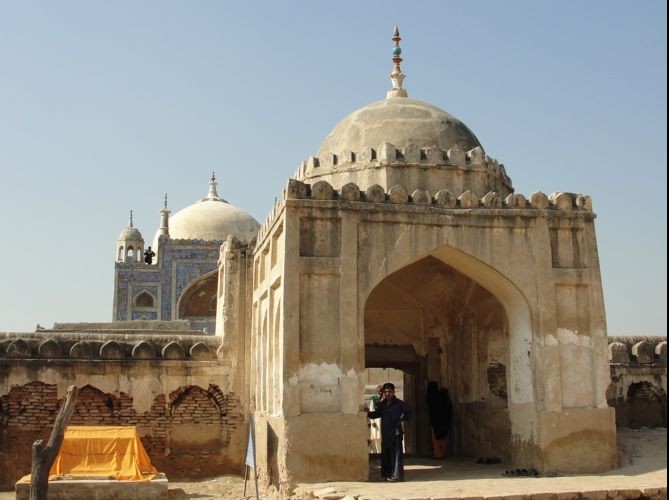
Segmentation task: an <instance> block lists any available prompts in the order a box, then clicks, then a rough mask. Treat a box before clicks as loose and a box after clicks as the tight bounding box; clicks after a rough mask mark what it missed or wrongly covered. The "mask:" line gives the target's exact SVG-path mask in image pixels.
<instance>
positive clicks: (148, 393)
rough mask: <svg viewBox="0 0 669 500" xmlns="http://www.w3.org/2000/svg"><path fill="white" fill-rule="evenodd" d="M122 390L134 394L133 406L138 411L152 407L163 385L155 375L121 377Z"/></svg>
mask: <svg viewBox="0 0 669 500" xmlns="http://www.w3.org/2000/svg"><path fill="white" fill-rule="evenodd" d="M119 386H120V390H121V391H123V392H126V393H127V394H132V407H133V408H134V409H135V411H137V412H138V413H145V412H147V411H149V410H150V409H151V405H152V404H153V402H154V400H155V398H156V396H157V395H158V394H161V393H162V392H163V391H162V387H161V385H160V384H159V383H158V379H157V378H154V377H148V376H147V377H129V376H121V377H119Z"/></svg>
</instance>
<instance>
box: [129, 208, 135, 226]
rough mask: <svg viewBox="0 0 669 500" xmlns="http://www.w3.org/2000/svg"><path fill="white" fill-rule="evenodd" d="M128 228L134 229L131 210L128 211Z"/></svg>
mask: <svg viewBox="0 0 669 500" xmlns="http://www.w3.org/2000/svg"><path fill="white" fill-rule="evenodd" d="M128 227H135V226H133V225H132V210H130V222H129V223H128Z"/></svg>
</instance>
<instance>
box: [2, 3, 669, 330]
mask: <svg viewBox="0 0 669 500" xmlns="http://www.w3.org/2000/svg"><path fill="white" fill-rule="evenodd" d="M666 19H667V12H666V2H664V1H655V0H645V1H611V0H607V1H588V2H577V1H575V0H569V1H564V0H563V1H561V2H547V1H530V0H523V1H521V0H507V1H504V2H501V1H499V2H492V1H472V2H454V1H438V2H437V1H434V2H428V1H425V2H413V3H408V2H380V1H369V2H360V1H339V2H336V3H331V2H307V1H301V2H298V1H294V2H274V3H269V2H265V3H260V2H252V1H249V2H235V3H232V2H225V1H198V2H183V1H180V2H177V1H142V2H134V1H132V2H131V1H116V2H102V1H92V0H91V1H79V2H75V1H61V2H34V1H25V2H23V1H21V2H19V1H3V2H0V214H1V215H0V234H2V235H3V237H2V245H0V265H1V266H2V284H3V286H2V287H0V331H30V330H32V329H34V327H35V325H36V324H37V323H40V324H42V325H44V326H50V325H51V324H52V323H53V322H54V321H59V322H68V321H109V320H110V319H111V314H112V293H113V286H112V285H113V267H114V249H115V242H116V238H117V236H118V233H119V232H120V231H121V229H122V228H124V227H125V226H126V225H127V222H128V211H129V210H130V209H133V210H134V213H135V226H137V227H139V229H140V230H141V231H142V233H143V235H144V237H145V239H146V240H147V241H150V240H151V239H152V238H153V234H154V232H155V230H156V228H157V227H158V223H159V210H160V208H161V206H162V201H163V195H164V193H165V192H167V193H168V196H169V207H170V208H171V209H172V211H173V213H174V212H175V211H177V210H179V209H181V208H183V207H185V206H187V205H189V204H191V203H193V202H195V201H196V200H197V199H199V198H201V197H203V196H204V195H205V194H206V192H207V183H208V179H209V176H210V175H211V172H212V171H216V174H217V177H218V179H219V188H220V189H219V192H220V194H221V195H222V196H223V197H225V198H226V199H228V200H229V201H230V202H231V203H233V204H235V205H237V206H239V207H240V208H243V209H245V210H247V211H248V212H250V213H251V214H252V215H253V216H254V217H256V218H257V219H258V220H260V221H262V220H263V219H264V218H265V215H266V213H267V212H268V210H269V208H270V207H271V205H272V203H273V201H274V197H275V196H278V195H279V194H280V192H281V189H282V187H283V186H284V184H285V183H286V181H287V179H288V178H289V176H290V175H292V173H293V172H294V170H295V168H296V167H297V166H298V164H299V162H300V161H301V160H303V159H306V158H307V157H308V156H309V155H312V154H314V153H315V152H316V151H317V149H318V146H319V144H320V142H321V141H322V140H323V139H324V138H325V136H326V135H327V133H328V132H329V131H330V130H331V129H332V128H333V127H334V125H335V124H336V123H337V122H338V121H339V120H340V119H341V118H343V117H344V116H345V115H347V114H348V113H349V112H351V111H353V110H354V109H357V108H359V107H361V106H364V105H366V104H368V103H370V102H373V101H376V100H379V99H382V98H384V96H385V92H386V90H387V89H388V88H389V85H390V84H389V80H388V75H389V73H390V70H391V61H390V57H391V54H390V52H391V48H392V42H391V40H390V38H391V36H392V29H393V26H394V25H395V24H397V25H399V27H400V31H401V34H402V37H403V40H402V48H403V57H404V59H405V61H404V63H403V64H402V69H403V71H404V73H406V75H407V79H406V80H405V87H406V88H407V89H408V91H409V95H410V96H411V97H414V98H416V99H420V100H423V101H427V102H430V103H431V104H434V105H436V106H438V107H440V108H442V109H445V110H447V111H449V112H450V113H451V114H453V115H455V116H456V117H458V118H460V119H461V120H462V121H463V122H465V123H466V124H467V125H468V126H469V127H470V128H471V129H472V130H473V131H474V132H475V133H476V135H477V137H478V138H479V140H480V141H481V143H482V144H483V146H484V148H485V150H486V152H487V153H488V154H490V155H491V156H493V157H495V158H497V159H498V160H499V161H500V162H502V163H504V165H505V167H506V169H507V172H508V173H509V175H510V176H511V178H512V179H513V182H514V186H515V188H516V192H519V193H523V194H526V195H529V194H531V193H532V192H534V191H538V190H542V191H544V192H546V193H550V192H553V191H572V192H579V193H586V194H590V195H591V196H592V198H593V205H594V208H595V211H596V212H597V213H598V218H597V226H596V228H597V235H598V247H599V255H600V263H601V271H602V276H603V284H604V299H605V304H606V312H607V322H608V329H609V334H611V335H617V334H618V335H619V334H658V335H666V332H667V312H666V299H667V286H666V258H667V219H666V206H667V191H666V189H667V142H666V134H667V114H666V107H667V63H666V57H667V25H666Z"/></svg>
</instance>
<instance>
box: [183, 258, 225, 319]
mask: <svg viewBox="0 0 669 500" xmlns="http://www.w3.org/2000/svg"><path fill="white" fill-rule="evenodd" d="M217 288H218V270H217V269H214V270H213V271H210V272H208V273H206V274H204V275H203V276H200V277H199V278H198V279H197V280H195V281H193V282H192V283H191V284H190V285H188V287H186V289H185V290H184V291H183V292H182V293H181V295H180V296H179V299H178V300H177V317H178V319H187V318H202V317H215V316H216V299H217V297H216V291H217Z"/></svg>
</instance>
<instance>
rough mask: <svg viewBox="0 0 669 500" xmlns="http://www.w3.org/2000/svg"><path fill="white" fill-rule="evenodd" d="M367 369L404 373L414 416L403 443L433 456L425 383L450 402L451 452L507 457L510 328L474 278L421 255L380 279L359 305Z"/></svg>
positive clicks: (497, 304) (491, 297)
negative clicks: (446, 395)
mask: <svg viewBox="0 0 669 500" xmlns="http://www.w3.org/2000/svg"><path fill="white" fill-rule="evenodd" d="M364 332H365V333H364V335H365V367H366V368H374V367H376V368H394V369H399V370H402V372H403V373H404V383H403V393H404V394H405V395H406V398H405V399H406V400H407V403H408V404H409V405H410V407H411V408H412V411H413V413H414V418H413V419H412V422H411V424H410V425H408V426H407V430H410V432H408V433H407V435H406V438H405V449H406V450H407V452H415V453H417V454H418V455H421V456H432V454H433V450H432V442H431V441H432V436H431V432H430V417H429V411H428V405H427V403H426V386H427V384H428V383H432V384H436V385H434V387H438V388H441V389H447V390H448V391H449V393H450V399H451V401H452V402H453V412H452V417H451V419H450V423H451V424H450V430H449V435H448V438H447V439H446V444H447V447H448V454H449V455H451V456H478V457H492V456H496V457H499V458H500V459H501V460H504V461H509V460H510V459H511V456H510V455H509V450H510V449H511V428H510V421H509V414H508V404H507V401H508V390H507V380H506V372H507V369H508V366H509V328H508V321H507V318H506V313H505V310H504V307H503V306H502V304H501V302H500V301H499V300H498V299H497V298H496V297H495V296H494V295H492V294H491V293H490V292H489V291H488V290H487V289H485V288H484V287H482V286H481V285H479V284H478V283H477V282H476V281H474V280H473V279H471V278H469V277H468V276H466V275H464V274H462V273H461V272H459V271H457V270H456V269H455V268H453V267H451V266H449V265H447V264H444V263H443V262H442V261H441V260H439V259H437V258H435V257H433V256H431V255H430V256H427V257H425V258H423V259H420V260H419V261H416V262H414V263H412V264H410V265H408V266H406V267H404V268H402V269H400V270H398V271H395V272H394V273H392V274H390V275H389V276H387V277H386V278H385V279H383V280H382V281H381V282H380V283H379V284H378V285H377V286H376V287H375V288H374V289H373V290H372V292H371V293H370V294H369V297H368V299H367V302H366V304H365V319H364Z"/></svg>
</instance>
